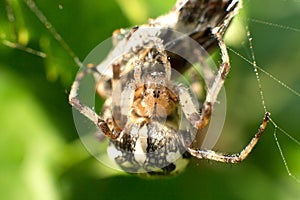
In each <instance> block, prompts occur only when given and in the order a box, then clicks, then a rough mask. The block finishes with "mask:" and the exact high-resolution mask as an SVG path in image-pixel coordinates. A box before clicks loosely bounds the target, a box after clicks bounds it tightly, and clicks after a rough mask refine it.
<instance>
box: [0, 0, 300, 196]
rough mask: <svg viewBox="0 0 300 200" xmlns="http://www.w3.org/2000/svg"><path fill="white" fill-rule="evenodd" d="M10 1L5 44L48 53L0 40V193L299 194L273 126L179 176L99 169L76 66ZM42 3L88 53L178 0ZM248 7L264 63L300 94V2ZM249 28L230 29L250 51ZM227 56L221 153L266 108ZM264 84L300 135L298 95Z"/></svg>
mask: <svg viewBox="0 0 300 200" xmlns="http://www.w3.org/2000/svg"><path fill="white" fill-rule="evenodd" d="M9 2H11V4H12V8H13V12H14V13H15V17H16V19H15V20H16V21H15V22H14V23H10V22H9V20H8V17H7V15H6V9H5V8H6V1H4V0H1V1H0V9H1V10H0V27H1V28H0V36H1V42H2V43H3V42H5V41H6V40H8V41H11V42H19V43H21V44H23V45H25V46H27V47H30V48H33V49H36V50H40V51H42V52H45V53H46V55H47V57H46V58H41V57H38V56H36V55H32V54H29V53H27V52H24V51H21V50H18V49H15V48H11V47H7V46H6V45H3V44H0V199H37V200H40V199H49V200H56V199H83V198H86V199H114V198H118V199H134V198H141V199H168V198H172V199H184V198H186V199H192V198H193V199H273V200H277V199H278V200H279V199H280V200H282V199H284V200H289V199H300V184H299V183H297V182H296V181H295V180H294V179H292V178H291V177H289V176H288V175H287V172H286V169H285V167H284V164H283V162H282V158H281V157H280V154H279V151H278V148H277V147H276V144H275V141H274V138H273V132H274V126H272V124H269V126H268V128H267V130H266V132H265V134H264V135H263V137H262V138H261V141H260V142H259V144H258V146H257V147H256V148H255V149H254V151H253V152H252V153H251V155H250V157H249V158H247V160H246V161H245V162H243V163H241V164H239V165H228V164H222V163H215V162H209V161H206V160H201V161H199V160H193V161H192V162H191V163H190V165H189V167H188V168H187V169H186V171H185V172H184V173H182V174H180V175H179V176H177V177H171V178H164V179H151V180H148V179H141V178H139V177H136V176H131V175H127V174H123V173H120V172H116V171H114V170H111V169H109V168H107V167H105V166H103V165H102V164H101V163H99V162H98V161H97V160H96V159H94V158H93V157H91V156H90V155H89V154H88V152H87V151H86V150H85V148H84V147H83V145H82V144H81V142H80V140H79V138H78V135H77V132H76V129H75V127H74V124H73V118H72V109H71V106H70V105H69V104H68V91H69V90H70V86H71V83H72V80H73V78H74V77H75V75H76V72H77V66H76V64H75V63H74V62H73V60H72V58H71V57H70V56H69V55H68V53H67V51H66V50H65V49H64V48H62V46H61V44H59V43H58V42H57V41H56V40H55V39H54V38H53V35H51V33H50V31H49V30H48V29H46V28H45V27H44V25H43V24H42V23H40V21H39V20H38V19H37V17H36V16H35V15H34V14H33V13H32V12H31V11H30V10H29V9H28V7H27V6H26V5H25V3H24V2H23V1H21V0H19V1H17V0H11V1H9ZM36 3H37V5H38V7H39V8H40V9H41V10H42V12H43V13H44V14H45V16H46V17H47V18H48V20H49V21H50V22H51V23H52V24H53V26H54V27H55V28H56V30H57V31H58V32H59V33H60V34H61V35H62V37H63V38H64V39H65V40H66V42H67V43H68V44H69V45H70V47H71V49H72V50H73V51H74V52H75V54H76V55H77V56H78V57H79V58H80V59H81V60H83V59H84V58H85V56H86V55H87V54H88V53H89V51H90V50H92V49H93V48H94V47H95V46H96V45H97V44H99V43H100V42H101V41H103V40H105V39H107V38H108V37H110V36H111V33H112V32H113V31H114V30H115V29H118V28H121V27H129V26H132V25H135V24H141V23H143V22H145V21H146V19H147V18H149V17H153V18H154V17H156V16H158V15H160V14H162V13H165V12H167V11H168V10H169V9H170V8H171V7H172V5H173V4H174V3H175V0H165V1H159V0H129V1H128V0H127V1H125V0H113V1H103V0H102V1H99V0H88V1H84V0H79V1H70V0H62V1H58V0H55V1H50V0H47V1H46V0H44V1H37V2H36ZM244 4H245V5H244V8H243V11H242V13H241V15H240V19H241V20H242V21H243V23H245V24H248V25H249V29H250V30H251V33H252V36H253V48H254V52H255V54H256V61H257V63H258V65H259V66H261V67H263V68H264V69H265V70H267V71H268V72H270V73H271V74H273V75H274V76H275V77H277V78H279V79H280V80H282V81H283V82H284V83H285V84H287V85H289V86H291V87H292V88H294V89H295V90H298V91H299V90H300V78H299V76H300V67H299V61H300V59H299V58H300V31H299V28H300V24H299V18H300V3H299V2H298V1H282V0H265V1H259V0H253V1H245V2H244ZM251 19H252V20H251ZM253 19H260V20H266V21H268V22H272V23H274V24H280V25H283V26H284V27H285V28H278V27H275V26H269V25H265V24H260V23H255V22H254V21H253ZM288 27H295V28H298V29H296V30H291V29H290V28H288ZM243 29H244V27H242V29H239V28H238V26H234V27H232V30H231V32H228V34H227V41H228V45H229V46H231V47H232V48H233V49H235V50H236V51H238V52H239V53H241V54H242V55H244V56H245V57H247V58H251V57H250V54H249V52H250V51H249V47H248V45H247V38H245V37H243V36H244V34H245V33H244V32H243ZM231 63H232V70H231V72H230V75H229V77H228V79H227V81H226V84H225V86H226V92H227V109H228V110H227V118H226V124H225V127H224V130H223V134H222V136H221V137H220V139H219V142H218V144H217V145H216V147H215V149H216V150H219V151H224V152H238V151H240V150H241V149H242V148H243V147H244V146H245V144H246V143H247V142H248V140H249V139H250V138H251V137H252V136H253V134H254V133H255V132H256V130H257V128H258V125H259V124H260V123H261V120H262V117H263V114H264V110H263V107H262V105H261V99H260V95H259V90H258V84H257V81H256V78H255V74H254V73H253V68H252V67H251V66H250V65H249V64H247V63H246V62H244V61H243V60H241V59H240V58H239V57H237V56H236V55H234V54H232V53H231ZM261 81H262V89H263V92H264V95H265V102H266V105H267V108H268V110H269V111H270V112H271V113H272V119H273V120H274V121H275V122H276V123H278V125H279V126H280V127H282V128H283V129H284V130H285V131H287V132H288V133H289V134H290V135H292V136H293V137H295V138H296V139H298V141H299V140H300V136H299V128H300V125H299V116H300V106H299V102H300V97H299V96H297V95H294V94H292V93H291V92H290V91H288V90H287V89H286V88H284V87H282V86H281V85H280V84H278V83H277V82H276V81H273V80H272V79H271V78H270V77H269V76H265V75H263V74H261ZM278 137H279V141H280V142H281V145H282V148H283V152H284V154H285V156H286V159H287V163H288V164H289V167H290V170H291V171H292V173H294V175H296V176H297V177H298V178H300V146H299V145H297V144H296V143H295V142H293V141H291V140H289V139H288V137H287V136H285V135H283V134H282V132H280V131H278Z"/></svg>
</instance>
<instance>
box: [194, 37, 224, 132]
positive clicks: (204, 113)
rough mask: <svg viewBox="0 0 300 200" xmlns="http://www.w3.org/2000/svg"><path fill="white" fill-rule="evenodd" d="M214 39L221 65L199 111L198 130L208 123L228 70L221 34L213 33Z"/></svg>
mask: <svg viewBox="0 0 300 200" xmlns="http://www.w3.org/2000/svg"><path fill="white" fill-rule="evenodd" d="M215 37H216V38H217V40H218V44H219V47H220V50H221V54H222V55H221V58H222V64H221V66H220V68H219V71H218V74H217V75H216V78H215V80H214V82H213V84H212V86H211V87H209V88H208V89H207V95H206V99H205V102H204V104H203V107H202V110H201V117H200V119H199V120H198V121H197V122H196V126H197V128H198V129H202V128H204V127H205V126H206V125H207V124H208V123H209V120H210V117H211V113H212V107H213V105H214V103H215V102H216V100H217V97H218V94H219V92H220V90H221V88H222V86H223V85H224V81H225V78H226V76H227V74H228V72H229V69H230V62H229V56H228V52H227V48H226V45H225V43H224V41H223V38H222V35H221V33H219V32H217V33H215Z"/></svg>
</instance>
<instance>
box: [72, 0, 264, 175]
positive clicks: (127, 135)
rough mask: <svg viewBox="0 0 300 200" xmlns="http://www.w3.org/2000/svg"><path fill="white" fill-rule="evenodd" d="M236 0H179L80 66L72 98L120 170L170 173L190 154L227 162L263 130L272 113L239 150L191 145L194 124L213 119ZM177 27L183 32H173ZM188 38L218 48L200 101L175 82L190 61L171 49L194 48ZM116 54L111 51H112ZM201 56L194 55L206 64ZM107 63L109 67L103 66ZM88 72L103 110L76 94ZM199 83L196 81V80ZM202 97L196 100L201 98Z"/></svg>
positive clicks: (242, 154)
mask: <svg viewBox="0 0 300 200" xmlns="http://www.w3.org/2000/svg"><path fill="white" fill-rule="evenodd" d="M240 5H241V1H238V0H222V1H220V0H210V1H202V0H185V1H183V0H178V1H177V3H176V5H175V7H174V8H173V9H172V10H171V12H170V13H169V14H167V15H164V16H161V17H158V18H157V19H154V20H149V22H148V24H146V25H142V26H139V27H138V26H136V27H134V28H132V29H129V30H124V29H120V30H117V31H115V32H114V34H113V41H114V46H115V47H114V49H113V50H112V51H111V53H110V54H109V55H108V57H107V58H106V60H104V61H103V62H102V63H101V64H99V65H97V66H95V65H92V64H90V65H89V66H88V67H87V68H86V69H83V70H81V71H80V72H79V73H78V74H77V77H76V79H75V81H74V83H73V85H72V88H71V92H70V95H69V101H70V104H71V105H72V106H73V107H74V108H75V109H77V110H78V111H79V112H81V113H82V114H83V115H84V116H86V117H87V118H88V119H89V120H91V121H92V122H93V123H94V125H95V126H96V127H97V128H98V129H99V130H100V131H101V132H102V133H104V135H105V136H106V137H107V138H109V146H108V154H109V155H110V157H111V158H112V159H113V160H114V161H115V162H116V163H117V164H118V165H119V166H120V167H121V168H122V169H123V170H125V171H127V172H130V173H142V174H150V175H169V174H176V173H179V172H180V171H182V169H184V167H185V166H186V164H187V163H188V158H190V157H196V158H199V159H209V160H214V161H219V162H225V163H239V162H241V161H242V160H244V159H245V158H246V157H247V156H248V155H249V153H250V152H251V150H252V149H253V147H254V146H255V145H256V143H257V142H258V140H259V138H260V136H261V134H262V133H263V131H264V129H265V127H266V125H267V122H268V117H269V113H266V114H265V116H264V119H263V122H262V124H261V125H260V127H259V129H258V132H257V133H256V134H255V136H254V137H253V138H252V140H251V141H250V142H249V144H248V145H247V146H246V147H245V148H244V149H243V150H242V151H241V152H240V153H237V154H224V153H219V152H215V151H212V150H207V149H199V148H197V147H195V145H193V143H194V140H195V138H196V136H197V134H199V131H200V130H202V129H204V128H205V127H206V126H207V125H208V124H209V122H210V118H211V114H212V110H213V107H214V104H215V102H216V101H217V97H218V94H219V92H220V90H221V88H222V86H223V84H224V80H225V78H226V76H227V74H228V72H229V68H230V63H229V56H228V53H227V48H226V45H225V43H224V41H223V35H224V33H225V31H226V29H227V27H228V26H229V24H230V22H231V20H232V18H233V17H234V16H235V15H236V14H237V12H238V10H239V9H240V7H241V6H240ZM177 32H181V33H183V34H181V35H180V36H178V35H176V33H177ZM185 37H188V38H192V39H193V41H196V42H197V44H200V45H201V46H202V47H203V48H204V49H205V50H210V49H214V47H215V46H216V44H217V45H218V46H219V48H220V50H221V59H222V63H221V65H220V67H219V70H218V73H217V75H216V76H214V78H213V79H211V78H210V81H209V82H210V83H209V84H206V87H207V88H206V90H207V92H206V97H205V101H204V103H203V104H201V108H199V105H198V104H197V102H195V100H194V97H193V96H192V94H191V91H190V90H189V89H188V87H187V86H186V85H184V84H180V83H178V82H177V81H176V78H174V76H176V73H177V72H176V71H179V72H180V73H182V72H185V71H187V70H188V69H189V68H191V62H189V60H188V59H184V58H182V57H181V56H179V55H178V54H177V53H176V52H181V53H182V52H183V54H184V52H188V53H187V54H189V53H192V54H193V53H195V51H196V49H195V50H194V49H192V50H191V46H190V44H189V43H188V42H186V40H185V39H184V38H185ZM120 52H121V56H118V57H116V56H115V55H116V54H118V53H119V54H120ZM203 60H204V58H203V55H200V56H197V59H196V60H193V61H192V62H199V63H201V66H203V67H205V64H204V63H203ZM103 67H104V68H106V69H107V70H106V71H103V70H101V69H102V68H103ZM87 74H93V76H94V78H95V79H96V80H97V83H96V86H95V90H96V91H97V93H98V94H99V95H100V96H101V97H103V98H105V99H106V100H105V103H104V105H103V107H102V115H101V116H100V115H98V114H97V113H96V112H95V111H94V110H93V109H92V108H90V107H89V106H87V105H85V104H84V103H83V102H82V101H81V100H80V98H79V88H80V86H81V82H82V80H83V79H84V77H86V75H87ZM195 83H199V81H198V80H193V83H192V84H191V85H193V84H195ZM199 104H200V103H199Z"/></svg>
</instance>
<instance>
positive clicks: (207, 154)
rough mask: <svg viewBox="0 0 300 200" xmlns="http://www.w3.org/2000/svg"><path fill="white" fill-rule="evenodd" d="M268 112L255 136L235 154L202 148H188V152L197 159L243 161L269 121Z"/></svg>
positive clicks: (227, 161)
mask: <svg viewBox="0 0 300 200" xmlns="http://www.w3.org/2000/svg"><path fill="white" fill-rule="evenodd" d="M269 115H270V114H269V113H266V114H265V117H264V120H263V122H262V124H261V125H260V127H259V129H258V132H257V133H256V134H255V136H254V137H253V138H252V139H251V141H250V142H249V144H248V145H247V146H246V147H245V148H244V149H243V150H242V151H241V152H240V153H237V154H222V153H217V152H215V151H212V150H203V149H193V148H188V152H189V153H190V154H191V155H192V156H195V157H197V158H199V159H208V160H214V161H218V162H224V163H239V162H241V161H243V160H244V159H245V158H246V157H247V156H248V155H249V153H250V152H251V150H252V149H253V148H254V146H255V145H256V143H257V142H258V140H259V138H260V136H261V135H262V133H263V132H264V130H265V128H266V126H267V123H268V121H269Z"/></svg>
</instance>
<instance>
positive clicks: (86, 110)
mask: <svg viewBox="0 0 300 200" xmlns="http://www.w3.org/2000/svg"><path fill="white" fill-rule="evenodd" d="M90 73H98V74H99V72H98V71H97V69H96V68H95V67H88V68H86V69H85V70H83V71H81V72H79V73H78V74H77V76H76V79H75V81H74V83H73V85H72V88H71V91H70V95H69V103H70V104H71V105H72V106H73V107H74V108H76V109H77V110H78V111H79V112H80V113H82V114H83V115H84V116H86V117H87V118H88V119H89V120H91V122H93V123H94V124H95V125H96V126H97V127H98V128H99V129H100V130H101V131H102V132H103V133H104V134H105V135H106V136H107V137H109V138H111V139H116V138H118V136H119V134H120V132H119V131H118V130H114V131H111V130H110V129H109V127H108V125H107V123H106V122H105V121H104V120H103V119H102V118H101V117H100V116H99V115H98V114H97V113H96V112H95V111H94V110H93V109H91V108H90V107H88V106H87V105H85V104H83V103H82V102H81V101H80V99H79V96H78V91H79V87H80V82H81V81H82V80H83V78H84V77H85V76H86V75H87V74H90Z"/></svg>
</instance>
